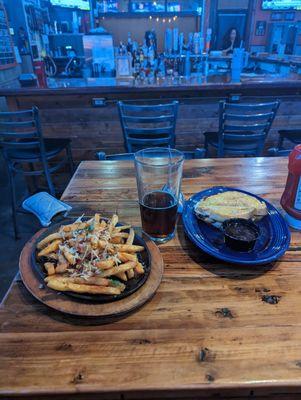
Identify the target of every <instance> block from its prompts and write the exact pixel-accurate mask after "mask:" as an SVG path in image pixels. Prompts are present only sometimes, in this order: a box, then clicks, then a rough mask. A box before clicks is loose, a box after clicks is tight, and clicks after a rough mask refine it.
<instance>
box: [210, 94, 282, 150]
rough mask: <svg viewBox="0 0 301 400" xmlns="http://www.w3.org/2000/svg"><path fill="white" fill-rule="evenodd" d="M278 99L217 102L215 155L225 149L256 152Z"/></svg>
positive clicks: (259, 148)
mask: <svg viewBox="0 0 301 400" xmlns="http://www.w3.org/2000/svg"><path fill="white" fill-rule="evenodd" d="M279 105H280V102H279V101H278V100H277V101H274V102H270V103H261V104H237V103H227V102H226V101H221V102H220V104H219V135H218V156H219V157H224V155H225V153H226V152H229V153H232V154H244V155H247V154H249V155H255V156H260V155H261V153H262V151H263V147H264V142H265V139H266V136H267V134H268V132H269V130H270V128H271V125H272V123H273V121H274V118H275V116H276V113H277V110H278V108H279Z"/></svg>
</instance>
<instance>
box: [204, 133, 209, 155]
mask: <svg viewBox="0 0 301 400" xmlns="http://www.w3.org/2000/svg"><path fill="white" fill-rule="evenodd" d="M204 148H205V157H206V158H208V157H209V155H210V154H209V143H208V140H207V139H206V137H205V143H204Z"/></svg>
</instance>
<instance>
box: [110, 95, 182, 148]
mask: <svg viewBox="0 0 301 400" xmlns="http://www.w3.org/2000/svg"><path fill="white" fill-rule="evenodd" d="M178 106H179V103H178V102H177V101H173V102H172V103H168V104H151V105H136V104H135V105H134V104H129V103H124V102H122V101H119V102H118V110H119V117H120V122H121V127H122V132H123V138H124V146H125V149H126V151H127V152H129V153H132V152H135V151H137V150H141V149H144V148H146V147H171V148H174V147H175V142H176V139H175V129H176V121H177V113H178Z"/></svg>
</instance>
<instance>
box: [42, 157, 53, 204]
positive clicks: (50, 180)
mask: <svg viewBox="0 0 301 400" xmlns="http://www.w3.org/2000/svg"><path fill="white" fill-rule="evenodd" d="M42 163H43V168H44V174H45V178H46V181H47V184H48V188H49V192H50V194H51V196H53V197H55V188H54V185H53V183H52V179H51V174H50V172H49V167H48V163H47V160H45V159H43V160H42Z"/></svg>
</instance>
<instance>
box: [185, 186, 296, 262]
mask: <svg viewBox="0 0 301 400" xmlns="http://www.w3.org/2000/svg"><path fill="white" fill-rule="evenodd" d="M228 190H236V191H239V192H242V193H246V194H248V195H250V196H253V197H255V198H257V199H259V200H261V201H264V202H265V203H266V206H267V209H268V215H267V216H265V217H264V218H263V219H262V220H261V221H258V222H257V226H258V227H259V229H260V237H259V239H258V240H257V242H256V245H255V248H254V250H252V251H250V252H246V253H243V252H238V251H234V250H231V249H229V248H227V247H226V245H225V244H224V235H223V232H222V231H221V230H219V229H217V228H215V227H213V226H211V225H208V224H207V223H205V222H203V221H201V220H199V219H198V218H197V217H196V215H195V213H194V207H195V205H196V203H197V202H199V201H200V200H201V199H202V198H204V197H208V196H211V195H214V194H217V193H222V192H225V191H228ZM182 219H183V224H184V228H185V232H186V234H187V235H188V237H189V239H190V240H191V241H192V242H193V243H194V244H195V245H196V246H197V247H199V248H200V249H201V250H203V251H204V252H206V253H208V254H209V255H211V256H213V257H216V258H218V259H220V260H223V261H226V262H229V263H234V264H243V265H259V264H267V263H270V262H273V261H275V260H277V259H278V258H279V257H281V256H282V255H283V254H284V253H285V252H286V250H287V249H288V247H289V244H290V232H289V229H288V225H287V223H286V222H285V220H284V218H283V217H282V215H281V214H280V213H279V212H278V211H277V209H276V208H275V207H274V206H272V205H271V204H270V203H268V202H267V201H266V200H264V199H262V198H260V197H258V196H255V195H253V194H252V193H248V192H245V191H243V190H239V189H234V188H228V187H222V186H217V187H213V188H211V189H207V190H204V191H202V192H199V193H196V194H195V195H194V196H192V197H191V198H190V199H189V200H187V201H186V202H185V205H184V211H183V215H182Z"/></svg>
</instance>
